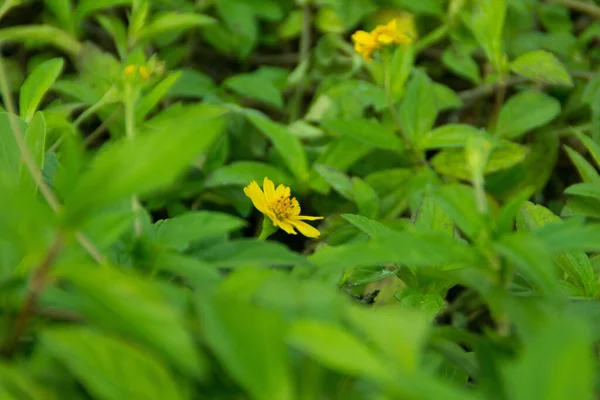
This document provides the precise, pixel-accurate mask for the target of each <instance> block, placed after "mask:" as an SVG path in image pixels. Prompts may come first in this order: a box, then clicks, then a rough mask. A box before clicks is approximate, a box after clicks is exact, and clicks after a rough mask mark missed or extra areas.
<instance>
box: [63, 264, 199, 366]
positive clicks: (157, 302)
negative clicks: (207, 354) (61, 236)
mask: <svg viewBox="0 0 600 400" xmlns="http://www.w3.org/2000/svg"><path fill="white" fill-rule="evenodd" d="M56 273H57V275H58V276H59V277H60V278H62V279H64V280H65V281H66V282H70V283H71V284H72V285H73V286H75V288H77V290H76V292H75V293H74V294H73V295H72V296H73V297H72V298H71V301H72V304H74V305H75V306H76V307H77V309H78V310H80V312H81V314H82V315H83V316H84V317H85V318H86V319H88V320H90V321H92V322H93V323H94V324H96V325H97V326H100V327H103V328H105V329H108V330H111V331H114V332H117V333H119V334H122V335H126V336H128V337H131V338H135V339H136V340H138V341H139V342H140V343H144V344H145V345H146V346H149V347H150V348H152V349H153V350H154V351H156V352H157V353H158V354H160V355H161V357H162V358H163V359H166V360H169V361H170V362H172V363H173V365H174V366H176V367H177V368H178V369H180V370H181V371H183V372H185V373H186V374H189V375H190V376H197V375H198V374H202V373H203V372H204V371H203V370H204V365H203V364H204V363H203V361H204V360H203V359H201V358H200V357H199V356H200V353H199V352H198V351H197V349H196V346H195V345H194V342H193V341H192V337H191V336H190V334H189V333H188V331H187V330H186V324H185V322H184V319H183V316H182V315H181V314H180V313H179V312H178V311H177V310H176V309H173V308H172V307H170V306H169V304H168V303H167V302H166V301H165V299H164V298H163V296H162V295H161V294H160V293H159V292H158V291H157V290H156V287H155V286H153V285H152V284H150V282H148V281H144V280H142V279H141V278H139V277H135V276H133V275H129V274H125V273H124V272H121V271H120V270H118V269H115V268H112V267H109V266H103V267H101V268H100V267H97V266H92V265H85V266H84V265H80V264H77V265H74V266H69V267H66V266H65V267H62V268H59V269H58V270H57V272H56ZM91 343H93V342H91Z"/></svg>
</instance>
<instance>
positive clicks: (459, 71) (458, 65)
mask: <svg viewBox="0 0 600 400" xmlns="http://www.w3.org/2000/svg"><path fill="white" fill-rule="evenodd" d="M442 63H443V64H444V65H445V66H446V67H448V69H450V70H451V71H452V72H454V73H455V74H456V75H458V76H460V77H461V78H465V79H467V80H469V81H471V82H473V83H474V84H476V85H479V84H480V83H481V74H480V72H479V65H477V63H476V62H475V60H473V58H472V57H471V56H470V55H469V54H467V53H466V52H464V51H463V52H460V51H456V50H453V49H452V48H451V47H448V48H447V49H446V50H445V51H444V52H443V53H442Z"/></svg>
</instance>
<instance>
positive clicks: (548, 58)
mask: <svg viewBox="0 0 600 400" xmlns="http://www.w3.org/2000/svg"><path fill="white" fill-rule="evenodd" d="M510 69H511V70H512V71H513V72H515V73H517V74H519V75H521V76H524V77H525V78H529V79H531V80H533V81H536V82H543V83H548V84H558V85H565V86H573V79H571V75H570V74H569V72H568V71H567V70H566V69H565V67H564V66H563V65H562V63H561V62H560V61H559V60H558V59H557V58H556V57H555V56H554V54H552V53H550V52H548V51H546V50H534V51H530V52H527V53H525V54H523V55H521V56H520V57H519V58H517V59H516V60H514V61H513V62H511V63H510Z"/></svg>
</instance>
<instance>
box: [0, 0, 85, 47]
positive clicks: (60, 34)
mask: <svg viewBox="0 0 600 400" xmlns="http://www.w3.org/2000/svg"><path fill="white" fill-rule="evenodd" d="M92 1H94V2H95V0H92ZM23 42H25V43H30V42H36V44H40V43H44V44H46V43H47V44H49V45H52V46H54V47H56V48H58V49H60V50H62V51H64V52H66V53H68V54H69V55H71V56H73V57H75V56H77V55H78V54H79V52H80V51H81V49H82V44H81V43H80V42H78V41H77V40H76V39H75V38H74V37H72V36H71V35H69V34H68V33H66V32H65V31H63V30H62V29H59V28H56V27H54V26H51V25H24V26H13V27H10V28H4V29H0V43H2V44H6V43H18V44H21V43H23Z"/></svg>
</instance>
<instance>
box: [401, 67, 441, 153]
mask: <svg viewBox="0 0 600 400" xmlns="http://www.w3.org/2000/svg"><path fill="white" fill-rule="evenodd" d="M437 114H438V103H437V100H436V97H435V87H434V85H433V82H432V81H431V79H429V77H428V76H427V74H425V73H424V72H422V71H420V70H416V71H415V72H414V73H413V77H412V79H411V80H410V81H409V82H408V86H407V88H406V95H405V96H404V99H403V100H402V103H401V105H400V123H401V127H402V131H403V132H404V133H405V134H406V135H407V136H408V137H409V139H410V141H411V143H415V142H416V141H418V139H419V137H420V136H421V135H424V134H425V133H427V132H429V130H430V129H431V127H433V124H434V123H435V119H436V118H437Z"/></svg>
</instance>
